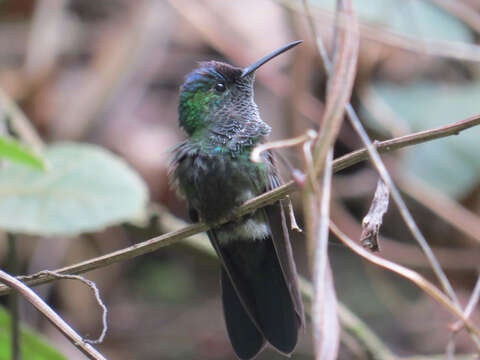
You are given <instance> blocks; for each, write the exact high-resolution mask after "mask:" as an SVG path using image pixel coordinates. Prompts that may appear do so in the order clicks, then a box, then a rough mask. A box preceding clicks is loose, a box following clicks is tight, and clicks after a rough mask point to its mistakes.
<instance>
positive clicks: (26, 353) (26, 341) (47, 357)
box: [0, 307, 66, 360]
mask: <svg viewBox="0 0 480 360" xmlns="http://www.w3.org/2000/svg"><path fill="white" fill-rule="evenodd" d="M10 321H11V320H10V315H9V314H8V313H7V312H6V311H5V309H3V308H2V307H0V360H10V359H11V358H12V357H11V346H10V338H11V333H10ZM20 335H21V339H20V347H21V352H22V358H23V359H29V360H66V357H65V356H63V355H61V354H60V353H59V352H58V351H57V350H55V349H54V348H52V347H51V345H48V344H47V342H46V340H45V339H43V338H42V337H41V336H40V335H38V334H36V333H35V332H33V331H32V330H30V329H28V328H26V327H25V326H21V327H20Z"/></svg>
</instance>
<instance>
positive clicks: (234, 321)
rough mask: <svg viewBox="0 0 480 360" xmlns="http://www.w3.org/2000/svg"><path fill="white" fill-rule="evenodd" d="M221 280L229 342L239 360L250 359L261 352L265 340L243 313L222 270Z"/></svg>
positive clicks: (245, 313) (240, 304)
mask: <svg viewBox="0 0 480 360" xmlns="http://www.w3.org/2000/svg"><path fill="white" fill-rule="evenodd" d="M221 279H222V298H223V312H224V315H225V322H226V324H227V330H228V336H229V337H230V342H231V343H232V346H233V349H234V350H235V353H236V354H237V356H238V357H239V358H240V359H242V360H243V359H252V358H253V357H255V355H257V354H258V353H259V352H260V350H262V348H263V346H264V345H265V339H264V338H263V335H262V333H260V331H258V329H257V327H256V326H255V324H254V323H253V322H252V320H251V318H250V316H249V315H248V314H247V312H246V311H245V309H244V307H243V305H242V303H241V302H240V299H239V298H238V295H237V293H236V292H235V289H234V288H233V286H232V283H231V281H230V278H229V277H228V275H227V273H226V272H225V270H224V269H223V268H222V278H221Z"/></svg>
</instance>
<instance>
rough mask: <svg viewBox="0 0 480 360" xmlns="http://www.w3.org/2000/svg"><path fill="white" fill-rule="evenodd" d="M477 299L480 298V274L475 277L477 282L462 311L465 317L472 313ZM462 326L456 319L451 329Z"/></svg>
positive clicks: (457, 329)
mask: <svg viewBox="0 0 480 360" xmlns="http://www.w3.org/2000/svg"><path fill="white" fill-rule="evenodd" d="M479 300H480V275H479V276H478V277H477V282H476V283H475V287H474V288H473V291H472V296H471V297H470V300H469V301H468V304H467V307H466V308H465V311H464V312H463V313H464V314H465V317H466V318H469V317H470V315H472V312H473V310H474V309H475V307H476V306H477V304H478V302H479ZM462 327H463V323H462V322H461V321H457V322H456V323H455V324H453V325H452V326H451V328H452V331H454V332H458V331H460V329H461V328H462Z"/></svg>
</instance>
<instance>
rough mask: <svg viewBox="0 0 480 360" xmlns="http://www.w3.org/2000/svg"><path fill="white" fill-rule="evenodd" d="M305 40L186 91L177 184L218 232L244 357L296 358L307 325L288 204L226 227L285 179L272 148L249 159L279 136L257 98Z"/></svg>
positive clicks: (209, 72) (202, 73)
mask: <svg viewBox="0 0 480 360" xmlns="http://www.w3.org/2000/svg"><path fill="white" fill-rule="evenodd" d="M301 42H302V41H295V42H292V43H290V44H288V45H285V46H283V47H281V48H280V49H277V50H276V51H274V52H272V53H270V54H269V55H267V56H265V57H263V58H262V59H260V60H258V61H257V62H255V63H253V64H252V65H250V66H247V67H246V68H241V67H236V66H232V65H229V64H226V63H223V62H218V61H208V62H202V63H200V64H199V66H198V68H197V69H195V70H193V71H192V72H191V73H189V74H188V75H187V76H186V78H185V82H184V83H183V85H182V86H181V88H180V101H179V105H178V112H179V125H180V127H181V128H182V129H183V130H184V131H185V132H186V134H187V136H188V138H187V140H186V141H184V142H183V143H181V144H179V145H178V146H176V147H175V148H174V150H173V153H174V155H173V159H172V164H171V171H170V174H171V179H172V182H173V184H174V185H175V186H176V187H177V189H178V191H179V193H180V195H181V196H183V197H184V198H185V199H186V200H187V203H188V208H189V216H190V219H191V220H192V221H193V222H198V221H204V222H205V223H206V224H208V225H210V226H211V229H210V230H209V231H208V232H207V234H208V237H209V239H210V242H211V244H212V245H213V248H214V249H215V251H216V253H217V254H218V257H219V259H220V262H221V276H220V280H221V281H220V282H221V289H222V302H223V313H224V317H225V322H226V328H227V332H228V335H229V338H230V342H231V344H232V347H233V350H234V352H235V353H236V355H237V357H238V358H240V359H252V358H254V357H256V356H257V354H259V353H260V352H261V351H262V350H263V349H264V348H265V346H266V345H267V344H270V346H272V347H273V348H275V349H276V350H277V351H279V352H280V353H282V354H284V355H287V356H288V355H290V354H291V353H292V352H293V351H294V349H295V346H296V344H297V339H298V333H299V330H300V329H301V328H302V327H303V324H304V312H303V304H302V299H301V296H300V292H299V288H298V280H297V270H296V266H295V262H294V260H293V255H292V248H291V244H290V240H289V237H288V229H287V226H286V222H285V214H284V209H283V206H282V204H281V202H280V201H279V202H277V203H274V204H272V205H269V206H267V207H264V208H262V209H257V210H256V211H255V212H253V213H251V214H248V215H245V216H243V217H241V218H239V219H235V220H232V221H230V222H228V223H225V224H223V225H220V226H217V223H218V221H219V220H220V219H225V218H231V217H232V216H233V215H234V213H235V210H236V209H237V208H238V207H239V206H240V205H241V204H242V203H244V202H245V201H246V200H248V199H251V198H253V197H255V196H258V195H260V194H262V193H264V192H266V191H269V190H272V189H274V188H276V187H278V186H279V185H280V183H281V180H280V177H279V175H278V171H277V168H276V164H275V157H274V155H273V153H271V152H270V151H266V152H264V153H263V154H262V161H261V162H259V163H257V162H253V161H252V160H251V159H250V155H251V152H252V150H253V149H254V148H255V146H257V145H258V144H261V143H262V142H265V139H266V137H267V136H268V135H269V134H270V132H271V127H270V126H269V125H267V124H266V123H265V122H264V121H263V120H262V119H261V118H260V114H259V110H258V106H257V104H256V103H255V101H254V81H255V72H256V71H257V69H258V68H260V67H261V66H262V65H263V64H265V63H266V62H268V61H270V60H272V59H273V58H275V57H276V56H278V55H280V54H282V53H283V52H285V51H287V50H289V49H291V48H293V47H294V46H296V45H298V44H300V43H301Z"/></svg>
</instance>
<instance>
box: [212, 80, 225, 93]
mask: <svg viewBox="0 0 480 360" xmlns="http://www.w3.org/2000/svg"><path fill="white" fill-rule="evenodd" d="M225 90H227V88H226V86H225V84H224V83H222V82H219V83H217V84H216V85H215V91H218V92H224V91H225Z"/></svg>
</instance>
